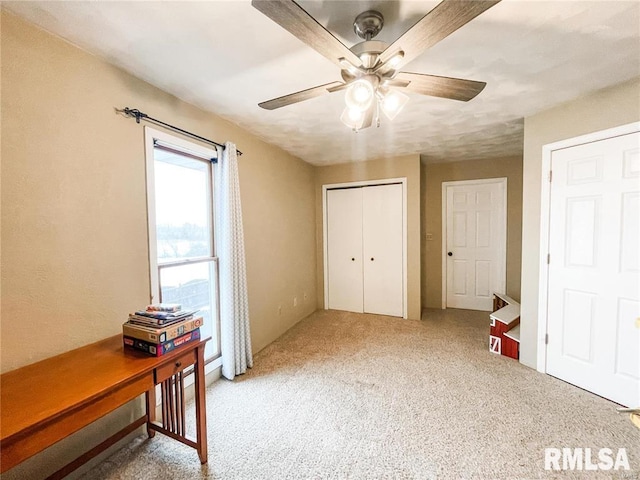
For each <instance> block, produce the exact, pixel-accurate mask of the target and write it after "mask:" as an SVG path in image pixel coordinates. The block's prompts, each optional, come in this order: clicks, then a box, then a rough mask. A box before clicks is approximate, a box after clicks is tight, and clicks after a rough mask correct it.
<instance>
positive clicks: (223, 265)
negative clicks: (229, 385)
mask: <svg viewBox="0 0 640 480" xmlns="http://www.w3.org/2000/svg"><path fill="white" fill-rule="evenodd" d="M215 180H216V185H215V192H216V199H215V200H216V201H215V210H216V229H215V232H216V250H217V255H218V258H219V262H220V263H219V264H220V347H221V350H222V375H223V376H224V377H226V378H228V379H229V380H233V377H235V376H236V375H240V374H242V373H245V372H246V371H247V367H252V366H253V356H252V354H251V333H250V331H249V304H248V296H247V274H246V266H245V257H244V233H243V229H242V207H241V205H240V182H239V179H238V156H237V152H236V146H235V145H234V144H233V143H231V142H227V143H226V144H225V148H224V149H222V148H219V149H218V163H217V165H216V170H215Z"/></svg>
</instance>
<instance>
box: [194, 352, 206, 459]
mask: <svg viewBox="0 0 640 480" xmlns="http://www.w3.org/2000/svg"><path fill="white" fill-rule="evenodd" d="M196 354H197V363H196V378H195V389H196V392H195V393H196V395H195V396H196V442H197V443H198V456H199V457H200V463H203V464H204V463H207V411H206V407H205V390H204V384H205V381H204V345H202V346H201V347H198V349H197V352H196Z"/></svg>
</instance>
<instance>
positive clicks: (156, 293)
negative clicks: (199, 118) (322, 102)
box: [144, 126, 222, 373]
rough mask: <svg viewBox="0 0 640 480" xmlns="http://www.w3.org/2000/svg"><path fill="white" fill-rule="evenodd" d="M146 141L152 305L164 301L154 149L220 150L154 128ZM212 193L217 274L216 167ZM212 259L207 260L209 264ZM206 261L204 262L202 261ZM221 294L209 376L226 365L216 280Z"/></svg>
mask: <svg viewBox="0 0 640 480" xmlns="http://www.w3.org/2000/svg"><path fill="white" fill-rule="evenodd" d="M144 140H145V161H146V191H147V225H148V240H149V241H148V244H149V284H150V292H149V299H150V303H155V302H158V301H159V300H160V276H159V272H160V268H159V265H158V244H157V232H156V203H155V169H154V165H155V155H154V149H155V145H156V142H160V143H162V144H164V145H167V146H170V147H171V148H173V149H175V150H176V151H177V152H183V153H185V154H187V155H192V156H197V157H201V158H202V159H203V160H204V159H214V158H217V156H218V154H217V151H216V150H214V149H211V148H207V147H205V146H203V145H199V144H197V143H194V142H191V141H188V140H184V139H183V138H180V137H177V136H175V135H171V134H169V133H166V132H164V131H161V130H157V129H155V128H151V127H148V126H145V127H144ZM210 181H211V192H210V201H211V215H212V219H211V235H212V237H211V238H212V248H213V251H212V252H211V253H212V255H211V258H213V259H214V261H215V263H216V271H218V266H219V262H218V258H217V256H216V250H215V238H214V236H213V235H214V232H215V201H214V198H215V193H214V168H213V165H212V168H211V179H210ZM209 258H210V257H206V259H207V261H210V260H209ZM201 260H204V259H201ZM195 261H198V259H194V262H195ZM216 285H217V292H216V298H215V299H214V301H215V302H216V315H217V320H216V325H214V326H213V328H214V329H215V330H217V342H218V345H217V352H218V353H217V355H215V356H213V357H211V358H209V359H206V362H207V363H206V366H205V373H209V372H211V371H213V370H214V369H216V368H218V367H220V366H221V365H222V357H221V353H220V299H219V296H220V282H219V279H218V280H217V281H216Z"/></svg>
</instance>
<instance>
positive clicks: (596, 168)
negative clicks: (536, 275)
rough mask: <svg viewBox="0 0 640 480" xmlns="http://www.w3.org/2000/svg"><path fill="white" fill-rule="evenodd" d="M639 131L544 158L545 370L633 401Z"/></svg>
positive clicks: (636, 396) (636, 391)
mask: <svg viewBox="0 0 640 480" xmlns="http://www.w3.org/2000/svg"><path fill="white" fill-rule="evenodd" d="M639 145H640V134H638V133H635V134H629V135H623V136H619V137H615V138H610V139H606V140H601V141H598V142H592V143H588V144H584V145H579V146H575V147H570V148H566V149H562V150H556V151H554V152H553V153H552V156H551V168H552V172H553V181H552V182H551V204H550V205H551V209H550V224H549V232H550V233H549V252H550V263H549V269H548V272H549V277H548V288H549V292H548V312H547V315H548V317H547V334H548V344H547V368H546V370H547V373H549V374H551V375H554V376H556V377H558V378H561V379H563V380H566V381H568V382H570V383H572V384H574V385H577V386H579V387H582V388H584V389H586V390H589V391H591V392H594V393H596V394H598V395H601V396H603V397H606V398H609V399H611V400H613V401H615V402H618V403H621V404H623V405H626V406H629V407H636V406H640V329H638V328H636V326H635V322H636V319H637V318H638V317H639V316H640V302H639V301H640V298H639V297H640V295H639V288H640V283H639V281H638V278H639V275H640V255H639V249H640V236H639V227H640V160H639V150H640V148H639Z"/></svg>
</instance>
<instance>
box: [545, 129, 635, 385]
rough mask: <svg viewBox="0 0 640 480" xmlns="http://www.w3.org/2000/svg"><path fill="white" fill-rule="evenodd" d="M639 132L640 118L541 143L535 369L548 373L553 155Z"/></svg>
mask: <svg viewBox="0 0 640 480" xmlns="http://www.w3.org/2000/svg"><path fill="white" fill-rule="evenodd" d="M636 132H640V122H633V123H627V124H625V125H620V126H619V127H613V128H607V129H606V130H600V131H598V132H592V133H588V134H586V135H580V136H577V137H572V138H568V139H565V140H560V141H558V142H553V143H548V144H546V145H543V146H542V167H541V175H540V181H541V188H540V251H539V274H538V275H539V277H538V339H537V343H538V345H537V359H536V370H538V371H539V372H541V373H547V342H546V337H547V326H548V321H549V315H548V304H549V263H548V255H549V240H550V234H551V231H550V228H549V224H550V222H551V156H552V155H553V152H554V151H556V150H562V149H564V148H570V147H576V146H578V145H584V144H587V143H593V142H598V141H600V140H606V139H608V138H613V137H620V136H622V135H628V134H630V133H636Z"/></svg>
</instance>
